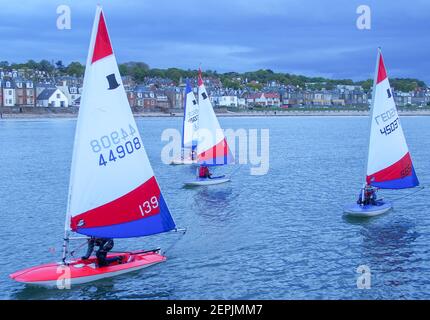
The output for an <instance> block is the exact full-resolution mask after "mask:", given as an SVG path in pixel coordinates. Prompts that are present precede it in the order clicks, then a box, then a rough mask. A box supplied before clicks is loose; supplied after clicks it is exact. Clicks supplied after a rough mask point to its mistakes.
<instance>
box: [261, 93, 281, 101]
mask: <svg viewBox="0 0 430 320" xmlns="http://www.w3.org/2000/svg"><path fill="white" fill-rule="evenodd" d="M264 97H265V98H266V99H279V93H272V92H266V93H265V94H264Z"/></svg>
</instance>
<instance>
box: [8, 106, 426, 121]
mask: <svg viewBox="0 0 430 320" xmlns="http://www.w3.org/2000/svg"><path fill="white" fill-rule="evenodd" d="M78 110H79V108H78V107H69V108H42V107H39V108H38V107H0V117H1V118H2V119H14V118H75V117H77V115H78ZM132 111H133V114H134V115H135V116H136V117H182V116H183V110H182V109H172V110H169V111H167V112H163V111H148V110H144V108H143V107H132ZM215 111H216V114H217V116H219V117H265V116H266V117H293V116H368V114H369V112H368V111H363V110H339V109H336V110H309V109H308V110H303V109H301V110H288V111H287V110H281V111H274V110H270V111H269V110H268V111H238V112H233V111H228V110H227V109H216V110H215ZM399 114H400V115H401V116H430V109H423V110H399Z"/></svg>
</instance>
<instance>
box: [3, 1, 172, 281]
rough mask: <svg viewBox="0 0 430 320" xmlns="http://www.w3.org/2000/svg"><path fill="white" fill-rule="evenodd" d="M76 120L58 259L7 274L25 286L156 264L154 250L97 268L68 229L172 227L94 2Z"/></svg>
mask: <svg viewBox="0 0 430 320" xmlns="http://www.w3.org/2000/svg"><path fill="white" fill-rule="evenodd" d="M81 101H82V102H81V107H80V109H79V115H78V120H77V127H76V134H75V142H74V149H73V158H72V166H71V175H70V186H69V199H68V208H67V214H66V223H65V237H64V245H63V259H62V261H61V262H59V263H50V264H44V265H40V266H37V267H33V268H29V269H25V270H21V271H18V272H15V273H13V274H11V275H10V277H11V278H12V279H14V280H16V281H19V282H23V283H26V284H35V285H42V286H55V285H56V284H57V283H58V281H59V280H60V279H64V278H67V279H68V280H69V281H70V282H69V283H70V284H80V283H86V282H89V281H94V280H98V279H102V278H107V277H112V276H115V275H119V274H123V273H127V272H131V271H136V270H139V269H142V268H146V267H149V266H152V265H154V264H157V263H160V262H163V261H165V260H166V257H165V256H163V255H161V254H160V253H159V249H155V250H149V251H133V252H124V253H115V254H113V253H111V254H110V255H108V257H113V256H122V257H123V259H122V262H121V263H118V262H115V263H113V264H111V265H108V266H103V267H98V266H97V264H96V259H95V258H94V257H91V258H90V259H88V260H82V259H71V258H72V254H73V252H69V241H70V240H73V239H81V238H83V239H85V238H86V237H75V238H72V237H71V236H70V235H71V234H72V233H73V232H75V233H79V234H82V235H86V236H93V237H100V238H131V237H143V236H149V235H153V234H158V233H162V232H167V231H170V230H174V229H175V223H174V221H173V219H172V217H171V215H170V212H169V209H168V208H167V205H166V202H165V201H164V198H163V196H162V194H161V191H160V188H159V186H158V183H157V180H156V179H155V177H154V173H153V171H152V168H151V165H150V163H149V160H148V157H147V154H146V152H145V149H144V147H143V145H142V140H141V137H140V135H139V131H138V130H137V126H136V122H135V120H134V118H133V115H132V113H131V110H130V106H129V104H128V101H127V97H126V93H125V90H124V87H123V85H122V83H121V76H120V73H119V70H118V66H117V63H116V59H115V56H114V53H113V50H112V46H111V42H110V39H109V35H108V31H107V27H106V24H105V19H104V15H103V12H102V9H101V7H97V10H96V16H95V20H94V25H93V30H92V36H91V42H90V48H89V54H88V59H87V64H86V69H85V77H84V89H83V94H82V100H81Z"/></svg>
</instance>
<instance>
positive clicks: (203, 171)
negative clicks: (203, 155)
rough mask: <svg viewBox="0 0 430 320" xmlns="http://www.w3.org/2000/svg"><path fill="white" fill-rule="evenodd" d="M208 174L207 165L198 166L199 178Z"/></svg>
mask: <svg viewBox="0 0 430 320" xmlns="http://www.w3.org/2000/svg"><path fill="white" fill-rule="evenodd" d="M207 176H209V169H208V168H207V167H200V168H199V177H200V178H206V177H207Z"/></svg>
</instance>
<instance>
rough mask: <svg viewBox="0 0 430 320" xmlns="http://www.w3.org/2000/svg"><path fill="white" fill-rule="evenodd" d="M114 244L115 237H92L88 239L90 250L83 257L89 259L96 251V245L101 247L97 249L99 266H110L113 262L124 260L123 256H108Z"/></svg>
mask: <svg viewBox="0 0 430 320" xmlns="http://www.w3.org/2000/svg"><path fill="white" fill-rule="evenodd" d="M113 245H114V242H113V239H105V238H94V237H92V238H90V239H88V250H87V253H86V254H85V255H84V256H83V257H82V259H88V258H89V257H90V256H91V254H92V253H93V251H94V247H95V246H97V247H99V248H98V249H97V251H96V257H97V264H98V266H99V267H104V266H108V265H109V264H111V263H112V262H115V261H120V262H121V260H122V257H113V258H106V256H107V254H108V252H109V251H110V250H112V248H113Z"/></svg>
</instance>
